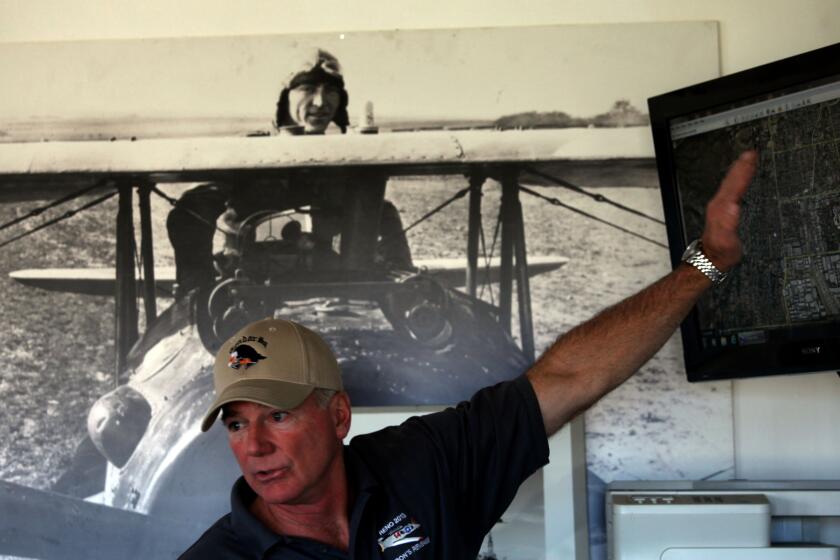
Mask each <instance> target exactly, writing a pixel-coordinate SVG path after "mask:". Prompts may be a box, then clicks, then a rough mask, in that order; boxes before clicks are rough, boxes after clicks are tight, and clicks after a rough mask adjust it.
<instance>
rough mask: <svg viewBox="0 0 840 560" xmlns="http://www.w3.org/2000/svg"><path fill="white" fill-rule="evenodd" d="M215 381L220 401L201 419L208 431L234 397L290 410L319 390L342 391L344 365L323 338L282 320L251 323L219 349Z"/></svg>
mask: <svg viewBox="0 0 840 560" xmlns="http://www.w3.org/2000/svg"><path fill="white" fill-rule="evenodd" d="M213 383H214V385H215V387H216V400H215V401H214V402H213V404H212V405H211V406H210V410H209V411H208V412H207V414H206V415H205V416H204V420H203V421H202V422H201V431H203V432H206V431H207V430H209V429H210V427H211V426H212V425H213V422H214V421H215V420H216V416H218V414H219V409H221V407H222V405H224V404H227V403H229V402H234V401H250V402H255V403H258V404H263V405H266V406H270V407H272V408H279V409H281V410H291V409H293V408H295V407H296V406H298V405H299V404H301V403H302V402H303V401H304V400H305V399H306V397H308V396H309V394H310V393H311V392H312V391H313V390H314V389H332V390H334V391H341V390H343V385H342V383H341V370H340V369H339V367H338V362H337V361H336V359H335V354H333V352H332V350H331V349H330V347H329V346H328V345H327V343H326V342H324V339H322V338H321V337H320V336H318V335H317V334H316V333H314V332H313V331H311V330H309V329H307V328H306V327H304V326H302V325H299V324H297V323H294V322H292V321H286V320H283V319H263V320H262V321H257V322H255V323H251V324H250V325H248V326H247V327H245V328H243V329H242V330H240V331H239V332H238V333H236V334H235V335H233V337H231V338H230V339H229V340H228V341H227V342H225V344H223V345H222V347H221V348H220V349H219V352H218V354H216V364H215V365H214V367H213Z"/></svg>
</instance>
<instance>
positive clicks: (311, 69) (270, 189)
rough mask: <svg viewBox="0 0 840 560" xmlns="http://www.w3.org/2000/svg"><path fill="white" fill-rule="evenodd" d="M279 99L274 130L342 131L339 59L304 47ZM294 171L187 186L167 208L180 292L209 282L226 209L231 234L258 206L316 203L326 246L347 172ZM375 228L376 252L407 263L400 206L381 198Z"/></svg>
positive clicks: (343, 96) (333, 231)
mask: <svg viewBox="0 0 840 560" xmlns="http://www.w3.org/2000/svg"><path fill="white" fill-rule="evenodd" d="M291 67H292V70H291V72H290V73H289V75H288V77H287V78H286V81H285V83H284V85H283V88H282V89H281V91H280V96H279V99H278V101H277V109H276V112H275V118H274V129H275V133H276V134H278V135H291V136H300V135H321V134H325V133H326V131H327V129H328V128H329V126H330V124H335V125H336V126H337V127H338V128H339V130H340V131H341V133H342V134H344V133H345V132H347V127H348V126H349V123H350V121H349V117H348V114H347V103H348V100H349V96H348V93H347V90H346V88H345V85H344V77H343V74H342V69H341V65H340V64H339V62H338V59H336V57H334V56H333V55H332V54H330V53H329V52H327V51H325V50H322V49H314V50H312V51H306V52H304V53H303V56H302V57H301V59H300V60H299V61H297V62H296V63H293V64H292V65H291ZM323 175H324V174H321V175H317V174H316V175H315V176H313V174H312V173H308V174H307V173H301V172H291V173H289V174H287V175H286V176H283V177H274V178H270V179H250V178H249V179H248V180H246V181H243V182H241V183H239V184H229V183H208V184H204V185H199V186H197V187H195V188H193V189H190V190H188V191H186V192H185V193H184V194H183V195H181V197H180V198H179V199H178V201H177V202H176V203H175V206H174V208H173V209H172V210H171V211H170V212H169V215H168V216H167V220H166V228H167V231H168V233H169V239H170V241H171V243H172V248H173V250H174V253H175V269H176V284H177V294H176V295H178V296H181V295H186V294H187V293H188V292H190V291H191V290H193V289H195V288H198V287H202V286H208V285H210V284H211V283H212V282H213V279H214V276H215V270H214V266H213V236H214V233H215V231H216V220H217V219H218V218H219V217H220V216H222V215H223V214H224V227H223V228H222V229H223V231H224V232H225V234H226V235H228V236H233V235H235V233H236V231H237V230H238V228H239V225H240V224H241V222H242V221H243V220H244V219H246V218H247V217H248V216H250V215H251V214H253V213H255V212H257V211H264V210H275V211H282V210H287V209H291V208H300V207H303V206H313V207H317V211H319V212H320V214H314V215H313V221H314V222H318V223H315V224H314V227H315V228H317V229H319V230H320V231H319V232H318V233H320V237H321V239H319V241H321V242H322V244H323V245H325V246H326V247H327V248H329V247H331V243H332V237H333V236H334V235H336V234H337V233H338V230H337V228H336V225H335V224H336V222H339V223H340V219H336V218H337V217H339V218H340V214H341V208H342V206H343V204H344V200H343V196H344V193H345V186H346V185H345V183H346V181H347V179H348V178H347V174H341V173H336V174H333V175H330V176H328V177H327V176H323ZM366 180H376V181H380V180H381V181H384V180H385V178H383V177H378V178H377V177H371V176H367V177H366ZM379 229H380V231H381V233H382V236H383V237H384V238H387V239H388V243H387V244H384V243H383V244H382V246H381V248H380V253H381V254H380V255H379V258H380V259H381V260H382V261H385V262H387V263H388V264H389V265H391V266H393V267H396V268H403V269H409V268H411V266H412V261H411V253H410V251H409V248H408V242H407V241H406V238H405V233H404V232H403V231H402V221H401V220H400V216H399V212H398V211H397V209H396V207H394V205H393V204H391V203H390V202H388V201H387V200H386V201H384V203H383V206H382V212H381V217H380V228H379Z"/></svg>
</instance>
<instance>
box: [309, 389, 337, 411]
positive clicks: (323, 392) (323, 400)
mask: <svg viewBox="0 0 840 560" xmlns="http://www.w3.org/2000/svg"><path fill="white" fill-rule="evenodd" d="M336 393H338V391H335V390H333V389H315V390H314V391H312V394H313V395H315V402H316V403H317V404H318V406H319V407H321V408H327V407H328V406H329V405H330V400H332V398H333V396H335V394H336Z"/></svg>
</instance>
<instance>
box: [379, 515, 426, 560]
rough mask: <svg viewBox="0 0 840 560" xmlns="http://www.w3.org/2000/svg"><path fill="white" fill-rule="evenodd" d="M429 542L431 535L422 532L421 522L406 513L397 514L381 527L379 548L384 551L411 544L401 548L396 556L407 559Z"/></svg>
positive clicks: (403, 559) (401, 559)
mask: <svg viewBox="0 0 840 560" xmlns="http://www.w3.org/2000/svg"><path fill="white" fill-rule="evenodd" d="M428 544H429V537H427V536H425V535H423V534H422V532H421V528H420V524H419V523H417V521H415V520H414V519H410V518H409V517H408V516H407V515H406V514H404V513H400V514H398V515H396V516H395V517H394V518H393V519H391V520H390V521H389V522H388V523H386V524H385V525H384V526H383V527H382V528H381V529H379V549H380V550H381V551H382V552H384V551H385V549H387V548H392V547H395V546H402V545H411V546H409V547H407V548H403V549H400V550H401V552H400V553H399V556H397V557H396V558H397V559H399V560H407V559H408V558H409V557H410V556H412V555H414V553H416V552H417V551H418V550H420V549H421V548H423V547H425V546H426V545H428Z"/></svg>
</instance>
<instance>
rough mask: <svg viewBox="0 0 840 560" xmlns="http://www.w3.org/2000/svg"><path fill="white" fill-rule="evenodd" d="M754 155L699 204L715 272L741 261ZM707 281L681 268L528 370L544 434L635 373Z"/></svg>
mask: <svg viewBox="0 0 840 560" xmlns="http://www.w3.org/2000/svg"><path fill="white" fill-rule="evenodd" d="M756 160H757V156H756V153H755V152H753V151H748V152H744V153H743V154H741V157H739V158H738V160H737V161H735V163H733V164H732V167H730V169H729V172H728V173H727V174H726V177H724V179H723V181H722V182H721V185H720V188H719V189H718V191H717V193H716V194H715V196H714V197H713V198H712V200H711V201H710V202H709V204H708V206H707V207H706V228H705V230H704V232H703V238H702V240H703V252H704V253H706V256H707V257H708V258H709V259H710V260H711V261H712V262H713V263H714V264H715V266H717V267H718V268H719V269H720V270H723V271H727V270H729V269H731V268H732V267H733V266H735V265H736V264H737V263H738V261H740V260H741V253H742V251H741V240H740V239H739V238H738V220H739V218H740V215H741V199H742V198H743V197H744V194H745V193H746V191H747V188H748V187H749V185H750V181H752V178H753V175H755V168H756ZM709 286H711V281H710V280H709V279H708V278H707V277H706V276H705V275H704V274H703V273H702V272H700V271H699V270H697V269H696V268H694V267H693V266H690V265H686V264H681V265H680V266H678V267H677V268H676V269H674V270H673V271H672V272H671V273H670V274H668V275H667V276H665V277H664V278H662V279H660V280H659V281H657V282H656V283H654V284H652V285H650V286H648V287H647V288H645V289H644V290H642V291H641V292H639V293H637V294H635V295H633V296H630V297H629V298H627V299H625V300H624V301H622V302H620V303H618V304H616V305H614V306H612V307H610V308H608V309H606V310H604V311H603V312H601V313H600V314H598V315H596V316H595V317H593V318H592V319H590V320H589V321H587V322H585V323H583V324H582V325H579V326H577V327H575V328H574V329H572V330H571V331H569V332H568V333H566V334H564V335H563V336H562V337H560V338H559V339H557V341H556V342H555V343H554V344H553V345H552V346H551V348H549V349H548V350H547V351H546V352H545V353H544V354H543V355H542V356H541V357H540V359H539V360H537V363H536V364H534V365H533V367H531V369H530V370H528V373H527V375H528V379H529V380H530V381H531V385H532V386H533V387H534V392H535V393H536V395H537V400H538V401H539V403H540V412H541V413H542V417H543V423H544V424H545V431H546V434H547V435H551V434H553V433H554V432H556V431H557V430H558V429H559V428H560V427H561V426H562V425H563V424H564V423H566V422H568V421H569V420H571V419H572V418H573V417H574V416H575V415H576V414H578V413H580V412H582V411H584V410H585V409H586V408H588V407H589V406H591V405H592V404H594V403H595V402H596V401H597V400H598V399H600V398H601V397H602V396H604V395H605V394H607V393H608V392H610V391H611V390H613V389H614V388H615V387H617V386H618V385H620V384H621V383H623V382H624V380H626V379H627V378H628V377H630V376H631V375H632V374H633V373H635V372H636V371H637V370H638V369H639V368H640V367H641V366H642V365H643V364H644V363H645V362H647V361H648V360H649V359H650V358H651V356H653V355H654V354H655V353H656V352H657V351H658V350H659V349H660V348H661V347H662V345H663V344H665V342H666V341H667V340H668V338H669V337H670V336H671V334H672V333H673V332H674V330H675V329H676V328H677V327H678V326H679V324H680V322H681V321H682V320H683V319H684V318H685V316H686V315H687V314H688V312H689V311H690V310H691V308H692V306H694V304H695V302H696V301H697V299H698V298H699V297H700V296H701V295H702V294H703V292H704V291H706V290H707V289H708V288H709Z"/></svg>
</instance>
